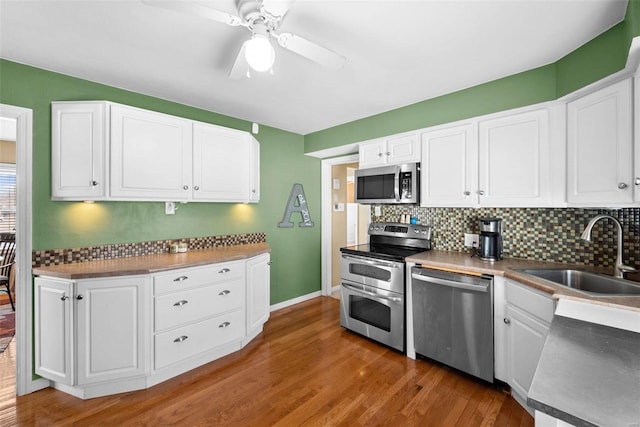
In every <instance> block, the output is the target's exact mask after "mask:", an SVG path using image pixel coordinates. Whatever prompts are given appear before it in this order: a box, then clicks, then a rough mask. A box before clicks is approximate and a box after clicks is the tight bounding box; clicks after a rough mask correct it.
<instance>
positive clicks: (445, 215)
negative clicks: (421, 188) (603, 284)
mask: <svg viewBox="0 0 640 427" xmlns="http://www.w3.org/2000/svg"><path fill="white" fill-rule="evenodd" d="M601 213H604V214H608V215H611V216H613V217H614V218H616V219H618V221H620V223H621V224H622V229H623V236H624V251H623V259H624V262H625V263H626V264H627V265H630V266H632V267H636V268H640V208H630V209H618V210H607V209H577V208H553V209H552V208H479V209H474V208H420V207H415V206H407V205H383V206H382V216H380V217H372V221H394V222H397V221H398V218H399V217H400V215H402V214H411V215H412V216H416V217H417V218H418V224H427V225H431V226H432V227H433V229H432V233H433V234H432V239H433V248H434V249H438V250H445V251H464V250H468V249H465V247H464V244H463V243H464V233H478V232H479V225H478V219H479V218H485V217H490V218H502V220H503V225H504V234H503V244H504V253H505V256H507V257H511V258H525V259H531V260H538V261H554V262H564V263H576V264H586V265H593V266H600V267H610V266H613V264H614V263H615V259H616V255H617V253H616V244H617V239H618V237H617V231H616V227H615V225H614V224H613V222H611V221H607V220H601V221H598V223H596V225H595V226H594V228H593V232H592V239H591V242H586V241H583V240H581V239H580V234H582V231H583V230H584V228H585V226H586V225H587V223H588V222H589V220H590V219H591V218H593V217H594V216H596V215H598V214H601Z"/></svg>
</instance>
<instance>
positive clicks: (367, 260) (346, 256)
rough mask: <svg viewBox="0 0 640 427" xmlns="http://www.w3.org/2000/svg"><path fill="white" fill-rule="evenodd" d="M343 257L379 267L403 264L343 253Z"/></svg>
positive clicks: (393, 266)
mask: <svg viewBox="0 0 640 427" xmlns="http://www.w3.org/2000/svg"><path fill="white" fill-rule="evenodd" d="M342 258H344V259H349V260H351V261H357V262H361V263H363V264H369V265H375V266H378V267H391V268H401V266H402V265H403V264H401V263H392V262H387V261H382V260H378V259H376V260H375V261H374V260H370V259H364V258H358V257H353V256H349V255H342Z"/></svg>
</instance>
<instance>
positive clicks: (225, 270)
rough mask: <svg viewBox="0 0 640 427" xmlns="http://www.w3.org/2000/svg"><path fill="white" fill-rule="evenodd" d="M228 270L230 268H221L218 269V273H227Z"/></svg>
mask: <svg viewBox="0 0 640 427" xmlns="http://www.w3.org/2000/svg"><path fill="white" fill-rule="evenodd" d="M230 271H231V270H229V269H228V268H223V269H222V270H220V271H218V274H227V273H228V272H230Z"/></svg>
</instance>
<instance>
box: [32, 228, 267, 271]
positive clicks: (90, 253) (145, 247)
mask: <svg viewBox="0 0 640 427" xmlns="http://www.w3.org/2000/svg"><path fill="white" fill-rule="evenodd" d="M178 242H182V243H186V244H187V246H188V248H189V250H197V249H209V248H218V247H224V246H234V245H247V244H251V243H263V242H266V234H265V233H248V234H231V235H221V236H207V237H189V238H183V239H173V240H154V241H149V242H137V243H116V244H112V245H101V246H89V247H82V248H69V249H46V250H40V251H33V252H32V254H31V265H32V267H33V268H37V267H45V266H48V265H58V264H73V263H77V262H85V261H96V260H106V259H115V258H125V257H132V256H139V255H156V254H163V253H168V252H169V245H170V244H171V243H178Z"/></svg>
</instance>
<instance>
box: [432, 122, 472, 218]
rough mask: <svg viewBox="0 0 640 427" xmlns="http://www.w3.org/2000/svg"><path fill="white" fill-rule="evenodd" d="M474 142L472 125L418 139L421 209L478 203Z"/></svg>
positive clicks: (436, 132) (433, 133)
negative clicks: (420, 145) (420, 153)
mask: <svg viewBox="0 0 640 427" xmlns="http://www.w3.org/2000/svg"><path fill="white" fill-rule="evenodd" d="M475 138H476V136H475V132H474V126H473V125H464V126H456V127H452V128H448V129H442V130H438V131H432V132H425V133H423V134H422V135H421V139H422V162H421V166H422V170H421V171H420V173H421V175H420V177H421V178H420V179H421V185H422V187H421V191H422V194H421V205H422V206H444V207H448V206H473V205H475V204H476V203H477V200H478V196H477V193H476V190H475V189H476V188H477V179H476V176H477V165H478V157H477V143H476V139H475Z"/></svg>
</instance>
